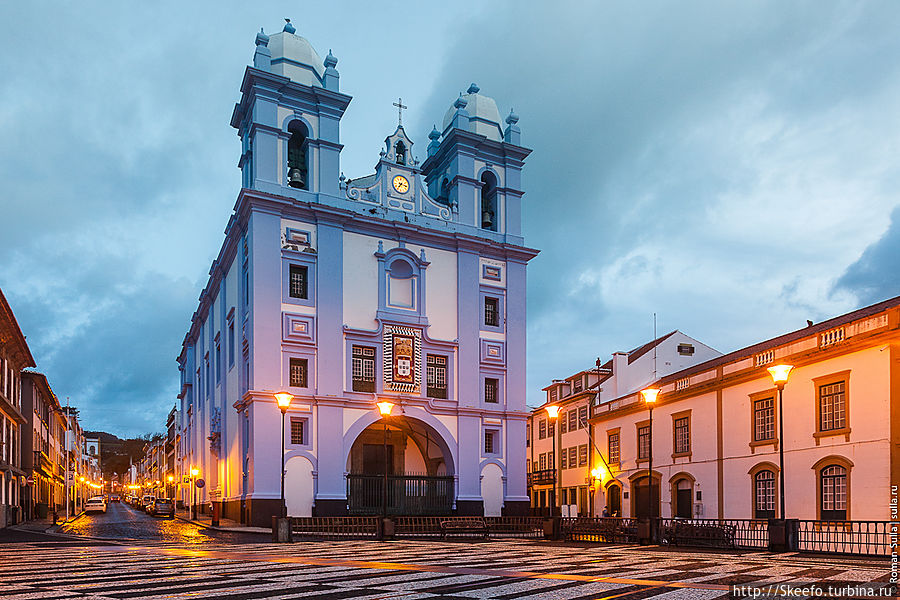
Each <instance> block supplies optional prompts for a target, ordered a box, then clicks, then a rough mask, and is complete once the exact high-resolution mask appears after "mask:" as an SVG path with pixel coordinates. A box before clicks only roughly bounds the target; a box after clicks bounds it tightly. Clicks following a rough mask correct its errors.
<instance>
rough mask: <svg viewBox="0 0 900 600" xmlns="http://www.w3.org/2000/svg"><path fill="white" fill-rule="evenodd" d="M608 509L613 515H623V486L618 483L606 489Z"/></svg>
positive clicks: (610, 514)
mask: <svg viewBox="0 0 900 600" xmlns="http://www.w3.org/2000/svg"><path fill="white" fill-rule="evenodd" d="M606 511H607V512H608V513H609V516H611V517H621V516H622V488H621V487H619V486H618V485H611V486H609V487H608V488H607V489H606Z"/></svg>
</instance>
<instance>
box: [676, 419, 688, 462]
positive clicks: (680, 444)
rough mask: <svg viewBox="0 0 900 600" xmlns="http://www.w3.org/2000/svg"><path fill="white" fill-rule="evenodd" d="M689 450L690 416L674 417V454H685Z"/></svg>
mask: <svg viewBox="0 0 900 600" xmlns="http://www.w3.org/2000/svg"><path fill="white" fill-rule="evenodd" d="M690 451H691V420H690V417H680V418H678V419H675V454H687V453H688V452H690Z"/></svg>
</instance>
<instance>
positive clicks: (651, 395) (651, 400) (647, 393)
mask: <svg viewBox="0 0 900 600" xmlns="http://www.w3.org/2000/svg"><path fill="white" fill-rule="evenodd" d="M641 396H642V397H643V399H644V403H646V404H647V406H648V407H649V408H650V434H649V435H648V436H647V517H648V518H651V517H652V516H653V405H654V404H656V397H657V396H659V389H657V388H647V389H645V390H641Z"/></svg>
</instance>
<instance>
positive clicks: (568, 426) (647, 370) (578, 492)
mask: <svg viewBox="0 0 900 600" xmlns="http://www.w3.org/2000/svg"><path fill="white" fill-rule="evenodd" d="M718 356H721V353H720V352H718V351H717V350H714V349H713V348H710V347H709V346H707V345H705V344H703V343H701V342H699V341H697V340H695V339H694V338H692V337H690V336H688V335H685V334H684V333H682V332H680V331H677V330H676V331H672V332H671V333H668V334H666V335H664V336H662V337H659V338H657V339H655V340H652V341H650V342H648V343H646V344H644V345H642V346H639V347H637V348H635V349H633V350H631V351H629V352H615V353H613V355H612V358H610V359H609V360H607V361H606V362H603V361H601V360H600V359H599V358H598V359H597V362H596V366H595V368H593V369H589V370H586V371H581V372H578V373H575V374H573V375H570V376H568V377H566V378H565V379H560V380H554V381H553V382H552V383H551V384H550V385H549V386H547V387H545V388H544V389H543V391H544V393H545V394H546V401H545V403H544V404H543V405H542V406H540V407H538V408H536V409H534V411H533V412H532V413H531V415H530V416H529V419H528V440H527V463H526V468H527V470H528V487H529V496H530V498H531V506H532V508H533V509H536V510H535V512H547V513H549V512H550V511H551V507H552V509H553V510H555V511H559V512H561V513H563V514H565V515H572V516H575V515H579V516H594V515H600V514H602V508H601V509H600V510H599V511H597V512H594V506H595V504H596V502H595V500H594V497H595V493H596V486H595V485H594V483H593V482H594V480H596V479H597V474H598V473H600V472H602V471H603V470H604V469H607V468H608V467H607V464H606V463H605V462H604V461H605V459H606V458H607V457H604V456H603V455H602V454H601V453H600V452H599V450H598V448H599V446H598V442H599V440H598V439H597V438H595V437H594V436H593V431H592V429H591V427H590V426H589V422H588V419H589V416H590V414H591V410H592V409H593V408H594V407H597V406H599V405H602V404H603V403H606V402H610V401H612V400H614V399H615V398H617V397H619V396H621V395H626V394H631V393H634V392H637V391H638V390H640V389H643V388H645V387H647V386H648V385H650V384H651V383H652V382H653V381H654V380H655V379H656V378H657V377H659V376H665V375H668V374H670V373H674V372H676V371H680V370H682V369H684V368H686V367H689V366H691V365H696V364H699V363H702V362H705V361H707V360H710V359H712V358H715V357H718ZM548 406H552V407H558V409H559V413H558V416H557V417H556V418H555V419H551V418H550V416H549V413H548V412H547V407H548ZM557 497H558V498H559V502H557V501H556V498H557ZM608 512H609V514H613V513H615V514H618V515H621V514H622V513H621V510H620V507H617V506H615V505H614V506H612V507H611V510H609V511H608Z"/></svg>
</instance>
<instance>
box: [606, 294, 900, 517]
mask: <svg viewBox="0 0 900 600" xmlns="http://www.w3.org/2000/svg"><path fill="white" fill-rule="evenodd" d="M776 364H787V365H791V366H793V370H792V371H791V372H790V378H789V380H788V382H787V383H786V385H785V386H784V389H783V403H784V405H783V407H780V406H779V401H780V400H779V395H778V393H777V391H776V388H775V385H774V384H773V380H772V378H771V377H770V376H769V373H768V372H767V367H770V366H773V365H776ZM648 383H649V384H651V385H652V386H653V387H654V388H657V389H659V390H660V393H659V396H658V399H657V402H656V403H655V404H654V409H653V418H652V436H651V423H650V419H649V417H650V414H649V406H648V405H647V404H646V403H644V402H642V400H641V396H640V394H639V391H637V390H635V391H633V392H626V393H622V394H620V395H618V396H617V397H615V398H613V399H610V400H608V401H605V402H602V403H601V404H599V405H598V406H595V407H594V409H593V411H592V412H593V414H592V417H591V419H590V427H591V431H592V435H593V438H594V440H596V441H597V451H596V456H595V457H594V458H595V460H597V461H598V462H599V463H601V464H605V465H607V468H606V469H604V470H603V472H602V473H599V477H598V478H597V481H596V486H595V487H596V494H595V498H596V500H595V504H594V507H593V508H594V510H595V511H596V514H599V512H600V511H602V509H603V508H604V507H606V508H607V510H608V511H609V512H619V514H621V515H623V516H643V515H646V514H648V513H652V514H653V515H659V516H663V517H674V516H681V517H694V518H713V519H723V518H725V519H767V518H772V517H779V516H780V513H781V498H780V496H781V495H780V493H779V484H778V481H779V476H780V469H781V466H780V457H779V453H780V451H782V450H783V453H784V467H783V468H784V479H785V495H784V498H785V500H784V508H785V515H786V517H787V518H798V519H810V520H825V521H843V520H889V519H890V498H891V497H892V496H891V484H892V483H893V484H896V482H897V481H900V444H898V442H900V298H894V299H892V300H888V301H885V302H881V303H879V304H876V305H873V306H870V307H867V308H863V309H860V310H857V311H854V312H851V313H849V314H846V315H843V316H840V317H837V318H834V319H830V320H828V321H824V322H822V323H819V324H815V325H812V324H811V325H810V326H809V327H806V328H804V329H801V330H798V331H794V332H792V333H788V334H785V335H782V336H780V337H777V338H774V339H770V340H766V341H764V342H760V343H758V344H755V345H753V346H750V347H747V348H743V349H741V350H738V351H735V352H732V353H730V354H727V355H724V356H721V357H719V358H714V359H712V360H709V361H706V362H703V363H701V364H698V365H695V366H693V367H689V368H687V369H683V370H680V371H677V372H674V373H671V374H669V375H666V376H663V377H661V378H660V379H659V380H658V381H654V382H648ZM782 409H783V410H782ZM782 414H783V423H780V422H779V419H780V415H782ZM782 427H783V436H782V435H781V434H780V433H779V431H780V430H781V429H782ZM651 439H652V470H651V469H650V459H651V454H650V450H651V442H650V440H651ZM649 481H652V485H648V482H649Z"/></svg>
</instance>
